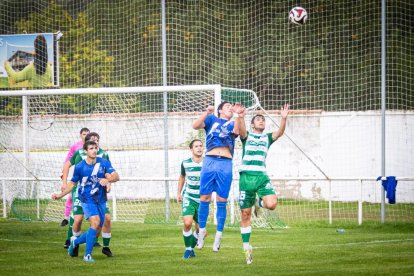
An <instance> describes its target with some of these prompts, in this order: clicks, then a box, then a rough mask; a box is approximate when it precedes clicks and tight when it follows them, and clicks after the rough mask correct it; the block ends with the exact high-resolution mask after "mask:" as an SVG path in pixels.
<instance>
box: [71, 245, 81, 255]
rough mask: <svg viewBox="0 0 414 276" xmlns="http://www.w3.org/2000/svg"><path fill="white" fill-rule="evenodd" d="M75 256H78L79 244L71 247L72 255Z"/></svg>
mask: <svg viewBox="0 0 414 276" xmlns="http://www.w3.org/2000/svg"><path fill="white" fill-rule="evenodd" d="M77 256H79V245H77V246H75V248H73V253H72V257H77Z"/></svg>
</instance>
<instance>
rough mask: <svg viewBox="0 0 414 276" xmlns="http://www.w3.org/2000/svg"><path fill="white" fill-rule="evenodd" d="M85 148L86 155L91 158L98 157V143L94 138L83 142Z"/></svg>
mask: <svg viewBox="0 0 414 276" xmlns="http://www.w3.org/2000/svg"><path fill="white" fill-rule="evenodd" d="M83 149H84V150H85V152H86V156H88V157H89V158H92V159H93V158H96V154H97V152H98V143H96V142H95V141H92V140H88V141H86V142H85V144H83Z"/></svg>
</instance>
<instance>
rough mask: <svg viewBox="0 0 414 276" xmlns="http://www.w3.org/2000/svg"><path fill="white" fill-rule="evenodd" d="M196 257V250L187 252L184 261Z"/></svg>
mask: <svg viewBox="0 0 414 276" xmlns="http://www.w3.org/2000/svg"><path fill="white" fill-rule="evenodd" d="M194 257H195V253H194V250H186V251H184V256H183V259H184V260H187V259H190V258H194Z"/></svg>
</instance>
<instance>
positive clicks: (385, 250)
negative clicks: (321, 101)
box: [0, 219, 414, 276]
mask: <svg viewBox="0 0 414 276" xmlns="http://www.w3.org/2000/svg"><path fill="white" fill-rule="evenodd" d="M344 226H346V228H345V230H346V231H345V232H344V233H338V232H336V228H338V227H342V228H344ZM84 229H86V227H84ZM208 231H209V232H210V235H209V236H208V237H207V239H206V248H205V249H203V250H201V251H200V250H196V255H197V257H196V258H194V259H190V260H182V259H181V257H182V254H183V250H184V248H183V239H182V236H181V227H180V226H174V225H163V224H141V223H114V224H113V230H112V240H111V249H112V251H113V253H114V255H115V256H114V257H113V258H107V257H106V256H104V255H103V254H101V253H100V251H99V250H97V249H95V250H94V258H95V259H96V263H94V264H87V263H84V262H83V261H82V259H81V257H77V258H71V257H68V256H67V252H66V251H65V250H64V249H63V247H62V245H63V241H64V239H65V229H64V228H62V227H60V226H59V225H58V223H56V222H50V223H44V222H22V221H16V220H10V219H9V220H0V267H1V274H2V275H28V274H30V275H48V274H53V275H68V274H72V275H74V274H75V275H87V274H89V275H120V274H130V275H190V274H192V275H205V274H211V275H220V274H222V275H250V276H251V275H300V274H301V275H350V274H354V275H376V274H382V275H404V274H410V273H413V271H414V261H413V260H414V223H404V224H385V225H378V224H366V225H362V226H355V225H351V224H349V225H348V226H347V225H340V226H339V225H335V226H320V225H315V226H314V227H312V226H306V227H297V228H296V227H292V228H288V229H276V230H258V229H253V233H252V237H251V242H252V245H253V246H254V248H255V249H254V252H253V253H254V261H253V264H252V265H250V266H247V265H246V264H245V262H244V256H243V254H242V250H241V238H240V233H239V230H238V229H237V228H227V229H225V232H224V237H223V242H222V248H221V250H220V252H219V253H213V252H212V250H211V244H212V240H213V235H214V232H215V231H214V228H212V225H209V228H208ZM83 252H84V246H81V249H80V255H82V254H83Z"/></svg>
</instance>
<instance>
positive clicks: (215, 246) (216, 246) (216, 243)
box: [213, 238, 221, 252]
mask: <svg viewBox="0 0 414 276" xmlns="http://www.w3.org/2000/svg"><path fill="white" fill-rule="evenodd" d="M220 243H221V238H220V239H218V238H215V239H214V243H213V251H214V252H219V250H220Z"/></svg>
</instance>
